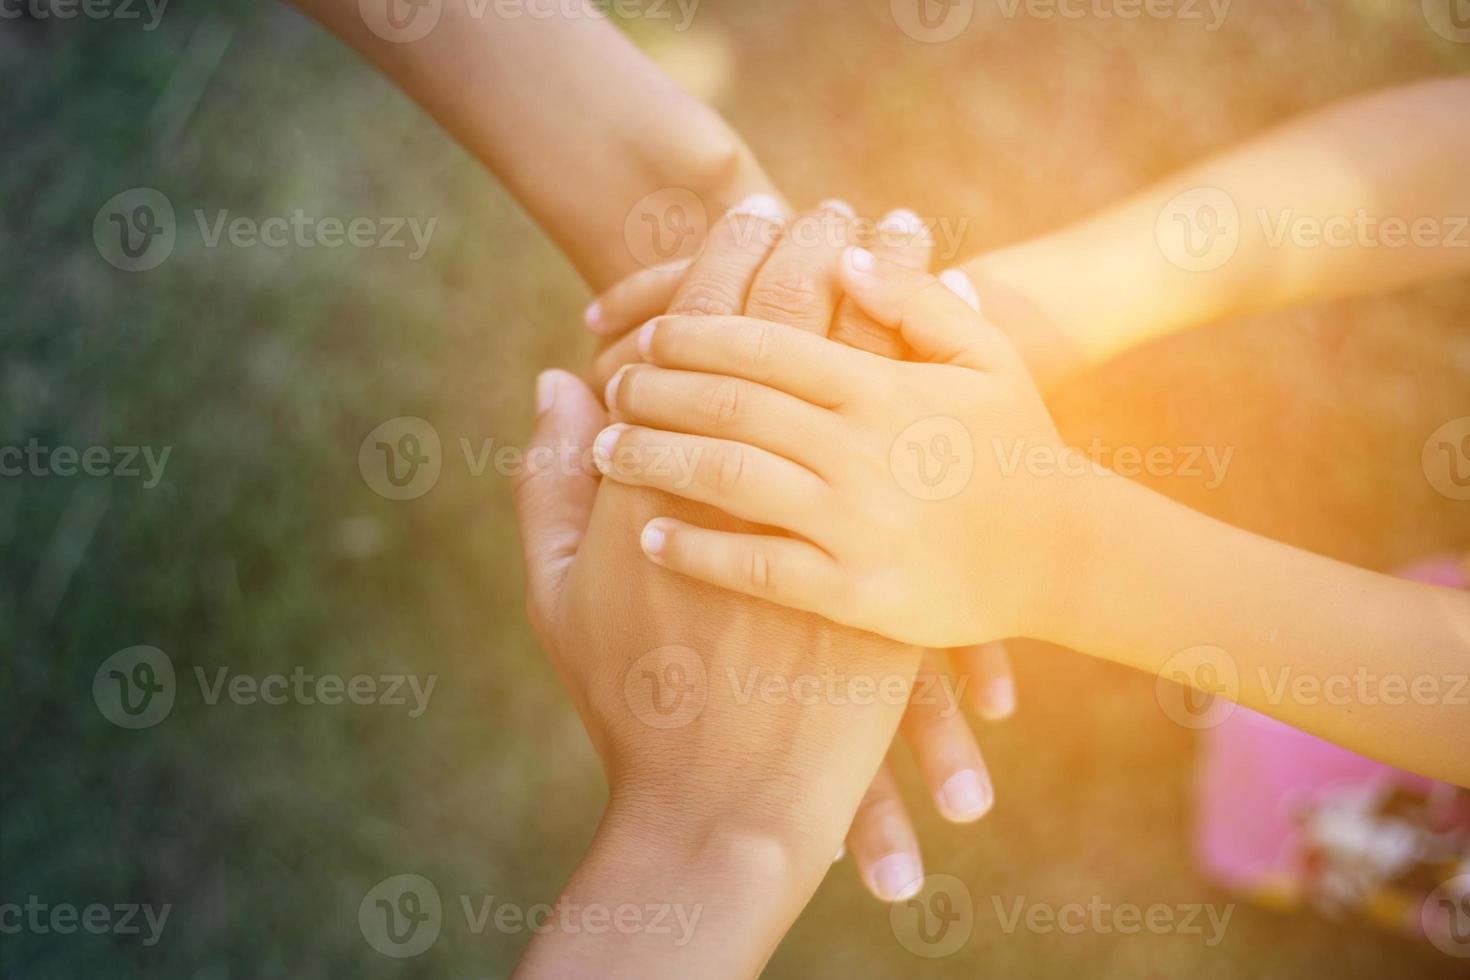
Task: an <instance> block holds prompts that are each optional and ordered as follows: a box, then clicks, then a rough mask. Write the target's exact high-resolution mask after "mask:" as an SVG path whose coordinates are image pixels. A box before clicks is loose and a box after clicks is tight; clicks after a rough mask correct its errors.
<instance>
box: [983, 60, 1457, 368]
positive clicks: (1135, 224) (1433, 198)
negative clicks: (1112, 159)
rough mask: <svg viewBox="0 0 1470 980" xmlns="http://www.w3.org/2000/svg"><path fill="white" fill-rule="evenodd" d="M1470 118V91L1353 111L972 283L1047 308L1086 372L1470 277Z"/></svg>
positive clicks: (1167, 189)
mask: <svg viewBox="0 0 1470 980" xmlns="http://www.w3.org/2000/svg"><path fill="white" fill-rule="evenodd" d="M1467 117H1470V78H1464V77H1459V78H1448V79H1439V80H1434V81H1430V82H1425V83H1419V84H1414V85H1409V86H1404V87H1401V88H1396V89H1392V90H1389V91H1386V92H1379V93H1375V94H1373V95H1369V96H1366V97H1362V98H1358V99H1354V100H1351V101H1348V102H1344V103H1341V104H1338V105H1335V106H1332V107H1329V108H1327V109H1324V110H1322V111H1319V112H1316V113H1312V114H1310V115H1308V116H1305V117H1302V118H1300V119H1296V120H1293V121H1291V122H1289V123H1287V124H1285V125H1283V126H1281V127H1278V128H1277V129H1274V130H1272V131H1270V132H1267V133H1265V134H1263V135H1261V136H1259V137H1257V138H1256V139H1254V140H1252V141H1250V142H1249V143H1246V144H1244V145H1242V146H1240V147H1238V148H1236V149H1234V150H1232V151H1231V152H1229V153H1226V154H1224V155H1222V156H1218V157H1216V158H1214V159H1211V160H1208V161H1206V162H1204V163H1201V164H1200V165H1198V166H1195V167H1192V168H1190V169H1188V170H1186V171H1184V172H1182V173H1179V174H1176V175H1174V176H1172V177H1170V178H1169V179H1167V180H1165V181H1163V182H1161V183H1159V184H1157V185H1155V186H1153V187H1150V188H1149V189H1148V190H1146V191H1144V192H1142V193H1140V194H1138V195H1136V196H1134V197H1132V198H1131V199H1129V200H1127V201H1124V202H1122V203H1121V204H1118V205H1116V206H1114V207H1111V208H1109V209H1107V210H1106V211H1104V212H1102V213H1101V214H1098V215H1096V216H1095V217H1093V218H1091V219H1089V220H1087V221H1084V222H1081V223H1079V224H1077V225H1073V226H1071V227H1068V228H1065V229H1062V230H1060V231H1058V232H1056V233H1053V234H1050V235H1045V236H1042V237H1040V238H1037V239H1033V240H1032V241H1029V242H1025V243H1022V244H1019V245H1016V246H1013V247H1011V248H1006V249H1001V250H999V251H996V252H993V253H991V254H988V255H984V256H981V257H979V258H977V259H975V260H974V261H972V262H971V263H969V264H968V265H966V266H965V267H964V268H965V271H966V272H967V273H968V274H969V275H970V277H971V278H972V279H973V280H975V281H976V283H977V285H979V286H980V291H981V295H982V297H984V296H985V294H986V293H987V291H998V292H1000V293H1002V294H1005V293H1011V294H1014V295H1015V296H1017V297H1020V298H1022V300H1024V301H1026V302H1029V303H1031V304H1034V306H1035V309H1036V312H1037V314H1038V315H1039V322H1041V323H1042V324H1049V325H1050V326H1051V327H1052V328H1053V329H1054V330H1055V331H1056V333H1057V335H1058V337H1060V338H1062V339H1064V340H1066V341H1068V342H1070V344H1071V345H1073V346H1074V348H1075V352H1076V353H1077V354H1078V355H1079V360H1078V364H1079V365H1081V366H1085V365H1088V364H1096V363H1099V362H1101V361H1104V360H1106V359H1108V358H1110V357H1112V356H1115V355H1116V354H1118V353H1120V352H1122V351H1124V350H1126V349H1128V348H1130V347H1133V346H1135V345H1137V344H1141V343H1144V342H1146V341H1148V340H1150V339H1153V338H1155V337H1158V336H1161V335H1163V334H1167V333H1170V332H1173V331H1177V330H1182V329H1185V328H1188V327H1193V326H1196V325H1199V324H1202V323H1206V322H1209V321H1213V320H1218V319H1221V318H1224V317H1228V316H1237V315H1243V314H1249V313H1254V312H1259V311H1263V310H1267V309H1273V308H1277V307H1282V306H1286V305H1289V304H1294V303H1301V302H1308V301H1315V300H1325V299H1334V298H1341V297H1346V296H1352V295H1360V294H1367V293H1372V292H1378V291H1383V290H1388V289H1393V288H1395V287H1398V286H1402V285H1405V284H1407V283H1410V282H1414V281H1417V280H1422V279H1426V278H1430V277H1434V276H1439V275H1445V274H1450V273H1453V272H1456V271H1462V270H1466V269H1470V229H1467V227H1466V225H1465V220H1464V219H1465V218H1466V217H1467V216H1470V183H1467V182H1466V181H1465V180H1464V179H1463V175H1462V174H1461V168H1460V167H1458V166H1456V165H1455V164H1454V161H1458V160H1465V159H1467V158H1470V130H1467V129H1466V127H1465V125H1464V120H1465V119H1466V118H1467ZM1212 189H1213V190H1212ZM1215 191H1223V192H1224V196H1221V195H1220V194H1218V193H1215ZM1181 195H1184V196H1182V197H1181ZM1210 208H1214V211H1210V210H1209V209H1210ZM1212 222H1213V225H1212ZM1416 222H1418V223H1419V225H1420V227H1419V230H1418V231H1415V223H1416ZM1207 226H1212V227H1215V228H1218V229H1222V230H1224V231H1225V234H1224V235H1221V236H1217V237H1216V238H1209V237H1207V235H1208V232H1209V227H1207ZM1231 228H1238V229H1239V238H1238V244H1237V245H1236V246H1235V248H1234V251H1233V253H1232V252H1231V251H1230V241H1231V239H1230V237H1229V229H1231ZM1185 234H1190V235H1192V236H1193V238H1192V240H1191V242H1190V243H1189V244H1191V245H1192V246H1193V247H1194V248H1195V253H1191V252H1189V251H1187V250H1186V247H1185V246H1186V242H1185V239H1184V237H1183V236H1184V235H1185ZM1211 241H1216V242H1218V244H1217V245H1215V246H1214V248H1213V249H1206V247H1205V246H1206V244H1207V243H1208V242H1211ZM987 287H988V288H987ZM1001 301H1002V302H1003V303H1004V302H1007V301H1009V300H1008V299H1007V297H1006V296H1004V295H1003V296H1002V297H1001ZM1042 339H1043V341H1044V342H1045V343H1051V342H1052V341H1053V340H1054V339H1055V338H1042ZM1021 342H1022V346H1023V347H1024V346H1026V341H1025V338H1022V339H1021Z"/></svg>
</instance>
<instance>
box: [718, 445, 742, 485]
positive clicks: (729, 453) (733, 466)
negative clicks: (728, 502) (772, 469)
mask: <svg viewBox="0 0 1470 980" xmlns="http://www.w3.org/2000/svg"><path fill="white" fill-rule="evenodd" d="M745 464H746V457H745V449H744V448H742V447H740V446H731V447H730V448H728V449H722V450H720V451H719V452H718V453H717V454H716V455H715V457H714V460H713V463H712V465H711V467H710V474H709V476H710V485H711V486H712V487H713V488H714V490H715V492H716V493H719V494H729V493H733V492H734V491H735V490H738V489H739V488H740V487H741V486H742V485H743V484H744V481H745V469H746V466H745Z"/></svg>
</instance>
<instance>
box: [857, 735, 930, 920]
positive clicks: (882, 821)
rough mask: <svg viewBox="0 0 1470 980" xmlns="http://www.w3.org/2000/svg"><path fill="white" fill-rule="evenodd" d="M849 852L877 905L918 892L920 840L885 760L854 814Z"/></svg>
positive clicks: (920, 884)
mask: <svg viewBox="0 0 1470 980" xmlns="http://www.w3.org/2000/svg"><path fill="white" fill-rule="evenodd" d="M847 849H848V850H849V851H851V852H852V857H853V861H854V862H855V863H856V864H857V866H858V872H859V873H860V874H861V875H862V876H863V882H864V884H866V885H867V886H868V891H870V892H872V893H873V895H874V896H875V897H876V898H877V899H878V900H879V901H881V902H898V901H902V900H904V899H907V898H913V897H914V896H915V895H917V894H918V893H919V892H920V890H921V889H922V887H923V883H924V864H923V857H922V855H921V854H920V853H919V839H918V837H917V835H915V834H914V823H913V821H912V820H911V819H910V818H909V812H908V808H907V807H906V806H904V802H903V795H902V794H901V793H900V792H899V790H898V780H897V779H895V778H894V776H893V769H892V767H890V766H889V764H888V762H887V760H884V762H883V765H881V766H879V767H878V772H877V774H876V775H875V776H874V777H873V782H872V785H870V786H869V787H868V791H867V792H866V793H864V794H863V800H862V802H861V803H859V804H858V808H857V812H856V813H855V814H853V818H852V826H851V827H850V828H849V829H848V831H847Z"/></svg>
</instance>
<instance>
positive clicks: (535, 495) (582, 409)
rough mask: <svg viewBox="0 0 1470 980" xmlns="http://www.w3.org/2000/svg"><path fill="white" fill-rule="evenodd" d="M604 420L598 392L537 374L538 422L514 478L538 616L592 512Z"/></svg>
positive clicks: (559, 376)
mask: <svg viewBox="0 0 1470 980" xmlns="http://www.w3.org/2000/svg"><path fill="white" fill-rule="evenodd" d="M606 424H607V418H606V414H605V413H604V412H603V410H602V406H601V405H600V404H599V403H598V401H597V397H596V396H595V395H593V394H592V392H591V390H590V389H589V388H588V387H587V386H586V385H585V384H583V383H582V381H581V380H580V379H578V378H577V377H575V376H573V375H571V374H568V373H567V372H566V371H546V372H543V373H542V374H541V376H540V377H539V378H537V379H536V428H535V431H534V432H533V433H532V435H531V442H530V445H529V446H528V447H527V448H526V459H525V465H524V466H522V467H521V471H520V473H519V474H517V475H516V478H515V481H514V482H513V483H512V485H511V490H512V493H513V495H514V498H515V509H516V523H517V524H518V525H519V527H520V532H521V550H522V552H523V553H524V556H525V561H526V599H527V603H528V605H529V606H530V608H531V610H532V612H533V614H534V615H536V616H541V617H545V616H546V615H547V614H548V613H549V611H550V609H551V607H552V606H553V605H554V604H555V602H556V599H557V596H558V595H559V594H560V593H561V587H562V583H563V582H564V581H565V579H566V574H567V572H568V571H569V570H570V568H571V565H572V559H573V558H575V557H576V555H577V547H578V546H579V545H580V544H581V543H582V535H583V534H584V533H585V532H586V530H587V522H588V521H589V520H590V519H591V517H592V503H593V501H594V500H595V499H596V498H597V486H598V475H597V470H596V468H595V467H593V466H592V464H591V461H590V451H591V446H592V440H593V439H594V438H595V437H596V435H597V433H598V431H600V430H601V429H602V427H603V426H604V425H606Z"/></svg>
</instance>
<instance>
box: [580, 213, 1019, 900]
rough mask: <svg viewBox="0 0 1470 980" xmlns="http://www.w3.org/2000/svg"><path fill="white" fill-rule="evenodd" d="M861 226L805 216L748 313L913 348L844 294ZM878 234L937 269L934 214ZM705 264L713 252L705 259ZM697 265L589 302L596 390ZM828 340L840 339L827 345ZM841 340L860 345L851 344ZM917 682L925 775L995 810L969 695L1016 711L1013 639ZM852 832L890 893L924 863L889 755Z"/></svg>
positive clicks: (872, 347) (627, 361)
mask: <svg viewBox="0 0 1470 980" xmlns="http://www.w3.org/2000/svg"><path fill="white" fill-rule="evenodd" d="M757 206H758V207H759V208H760V209H762V210H765V211H766V212H767V213H770V214H772V215H773V216H775V215H779V213H780V212H779V204H778V203H777V202H774V201H768V202H757ZM855 225H856V223H855V222H854V221H853V220H852V212H851V210H850V209H848V208H847V207H846V206H845V205H843V204H841V203H840V202H828V203H827V204H825V205H823V206H821V207H819V208H818V209H817V211H816V212H814V213H810V214H806V215H802V216H800V217H798V218H796V219H795V220H794V221H793V222H791V223H790V225H789V226H788V228H787V230H786V232H785V234H784V236H783V246H782V247H780V248H777V249H776V251H775V253H774V254H773V255H772V256H771V258H770V260H769V261H767V262H766V263H765V265H764V266H763V267H762V268H761V270H760V272H759V274H758V275H757V277H756V281H755V283H754V286H753V288H752V291H751V294H750V297H749V302H748V304H746V306H745V307H744V308H743V312H745V313H746V314H747V315H748V316H750V317H764V318H766V319H767V320H770V321H775V322H778V323H779V324H781V325H784V326H788V327H790V328H792V329H797V330H801V331H804V332H807V333H812V334H816V335H830V337H831V338H832V339H833V340H835V341H839V342H840V343H841V344H844V345H847V346H850V347H853V348H857V349H858V351H868V352H871V353H872V354H876V355H880V356H881V357H882V358H900V359H903V358H910V357H912V356H913V352H912V350H911V349H910V347H909V345H908V344H907V343H905V342H904V340H903V338H902V336H901V334H900V332H899V331H897V330H895V329H893V328H892V327H891V326H889V325H885V324H882V323H879V322H878V321H877V320H875V319H874V318H873V317H872V316H871V315H869V313H868V312H866V311H864V310H863V309H862V308H861V307H860V306H859V304H858V303H856V302H855V301H854V300H853V298H852V297H851V296H850V295H845V294H844V293H843V290H842V284H841V283H840V282H839V281H838V279H837V273H838V271H839V267H840V264H841V263H840V261H839V260H840V256H841V253H842V250H843V249H844V248H845V247H846V246H847V244H848V243H849V242H852V241H854V239H855V237H856V236H854V235H853V234H852V229H853V228H854V227H855ZM812 243H815V244H812ZM869 244H870V245H871V249H872V252H873V253H875V254H876V255H877V256H878V257H879V259H880V260H882V261H885V262H887V263H891V264H893V265H895V266H897V267H899V268H903V269H913V270H923V269H925V268H927V267H928V264H929V261H930V257H931V254H932V251H933V241H932V239H931V238H930V237H929V235H928V234H927V231H926V228H925V225H924V223H923V221H922V220H921V219H920V218H919V217H918V216H917V215H915V214H913V213H912V212H908V211H895V212H892V213H891V214H889V215H888V216H887V217H885V218H884V219H883V220H882V221H880V222H879V223H878V225H877V230H876V235H875V236H874V240H873V241H872V242H870V243H869ZM706 264H707V263H706V262H702V263H701V266H702V267H703V266H705V265H706ZM689 265H690V264H689V263H682V264H678V265H673V266H669V267H661V268H654V269H647V270H644V271H642V272H639V273H636V274H634V275H632V276H630V277H629V278H628V279H626V280H624V281H623V282H622V283H620V284H619V285H617V286H616V287H614V288H613V289H611V290H609V291H608V292H607V293H605V294H604V295H603V296H601V297H600V298H599V299H598V301H597V302H596V303H594V304H593V305H592V307H590V308H589V310H588V317H587V321H588V326H589V328H591V329H592V330H593V331H594V332H596V333H598V334H600V335H603V336H604V337H606V338H608V339H607V343H606V345H605V347H604V349H603V351H602V352H601V354H600V355H599V356H598V358H597V359H596V362H595V363H594V365H593V370H592V372H591V376H590V380H591V383H592V384H593V386H594V388H595V389H596V390H599V391H603V390H606V389H607V388H608V384H609V381H610V380H611V379H612V378H613V377H614V376H615V375H616V374H617V373H618V372H619V371H621V370H622V369H623V368H625V367H627V366H629V365H633V364H638V363H641V362H643V361H644V359H645V357H644V353H643V351H642V350H640V334H639V330H638V328H639V327H640V326H641V325H643V324H644V323H645V322H647V321H648V320H649V319H650V318H652V317H655V316H657V315H659V314H661V313H664V312H665V311H667V310H669V309H670V306H671V303H673V302H674V300H675V297H676V295H677V294H679V293H680V292H681V290H683V291H684V292H685V294H686V295H689V293H688V288H687V280H688V279H689V275H690V274H689V271H688V270H689ZM940 280H941V281H942V282H943V283H944V284H945V285H946V286H947V287H948V288H949V290H950V291H951V292H953V293H954V294H955V295H957V296H959V297H961V298H962V299H963V300H964V301H965V303H967V304H968V305H969V307H970V308H974V307H975V306H977V305H978V301H977V298H976V296H975V293H974V289H973V288H972V287H971V286H970V284H969V282H968V280H967V279H966V278H965V277H964V276H963V275H961V274H960V273H958V272H956V271H950V272H946V273H944V274H943V275H941V276H940ZM706 299H707V298H706V297H703V296H700V295H699V293H698V290H697V289H696V291H695V292H694V293H693V294H692V302H693V304H694V307H695V312H697V313H720V312H723V311H728V310H730V309H732V308H737V309H739V308H740V307H739V304H738V303H737V302H732V301H731V299H730V297H728V296H719V297H716V298H715V299H714V301H713V302H706ZM687 301H688V300H686V302H687ZM834 307H835V313H834ZM823 349H824V350H831V349H834V346H833V345H825V346H824V347H823ZM837 349H839V350H840V351H842V352H845V353H856V351H847V350H846V348H845V347H844V348H837ZM870 360H871V358H870ZM613 394H614V395H616V392H615V391H614V392H613ZM700 410H707V406H699V407H698V408H697V409H696V411H700ZM650 462H652V461H651V460H650ZM969 602H971V600H970V599H968V598H967V600H966V603H967V604H968V603H969ZM946 661H948V662H949V665H950V666H951V667H952V668H953V670H954V673H955V675H956V677H957V678H958V685H957V686H956V685H955V684H953V683H951V678H950V677H949V675H948V674H947V673H946V671H945V663H946ZM914 690H915V693H916V697H915V699H914V703H913V704H912V705H911V708H910V710H909V712H907V713H906V715H905V717H904V720H903V724H902V733H903V735H904V736H905V738H906V740H907V741H908V743H909V746H910V748H911V750H912V751H913V754H914V756H915V759H916V761H917V762H918V765H919V769H920V771H921V773H922V774H923V778H924V781H925V783H926V785H927V786H928V787H929V789H930V793H931V795H932V796H933V798H934V800H935V803H936V804H937V806H938V808H939V810H940V812H941V814H942V815H944V817H945V818H946V819H948V820H951V821H955V822H968V821H971V820H975V819H978V818H979V817H980V816H982V815H983V814H984V813H985V812H986V811H987V810H988V809H989V806H990V802H991V800H992V799H993V790H992V789H991V786H990V782H989V777H988V775H987V774H986V772H985V769H984V763H983V760H982V759H981V756H980V752H979V748H978V746H977V745H976V743H975V739H974V737H973V735H972V734H971V733H970V731H969V729H968V727H967V726H966V725H965V723H964V720H963V717H962V716H961V707H960V702H963V703H965V704H967V705H968V706H969V707H971V708H972V709H974V710H975V711H976V712H977V713H978V714H979V715H980V716H981V717H983V718H986V719H990V720H1000V719H1003V718H1006V717H1008V716H1009V715H1010V714H1011V713H1012V712H1013V711H1014V709H1015V686H1014V682H1013V680H1012V677H1011V671H1010V665H1009V663H1008V661H1007V659H1006V654H1005V649H1004V647H1003V646H1002V645H1001V644H999V643H986V644H982V645H978V646H965V647H961V648H958V649H954V650H951V651H949V653H948V655H947V656H945V655H942V654H941V653H939V652H937V651H932V652H929V653H926V654H925V656H924V658H923V660H922V661H921V664H920V669H919V678H918V681H917V682H916V684H915V687H914ZM849 843H850V844H851V845H852V850H853V852H854V855H855V859H856V861H857V863H858V866H859V869H860V871H861V872H862V874H863V878H864V880H865V881H866V882H867V883H868V885H869V887H870V889H871V890H872V891H873V892H874V894H875V895H877V897H879V898H880V899H883V900H885V901H886V900H891V899H893V898H894V897H895V895H894V893H893V892H892V890H891V886H887V885H885V883H884V882H883V881H882V880H880V879H883V878H885V877H886V878H893V877H895V876H894V875H893V874H889V875H884V874H882V872H883V870H884V868H875V865H877V864H878V862H880V861H884V860H886V859H889V858H893V860H888V861H887V864H886V865H885V868H886V867H892V866H895V865H899V866H902V865H904V863H905V862H904V861H903V858H905V857H906V858H907V859H908V861H911V862H912V866H913V867H915V868H918V867H920V866H921V858H920V853H919V846H918V841H917V836H916V834H915V832H914V829H913V823H912V820H911V818H910V816H909V814H908V812H907V810H906V808H905V805H904V802H903V800H902V797H901V796H900V794H899V792H898V786H897V782H896V780H895V779H894V777H893V774H892V772H891V771H890V769H889V768H888V766H887V764H885V765H884V767H883V768H882V769H881V770H880V772H879V773H878V775H877V777H876V778H875V780H874V783H873V786H872V788H871V790H870V793H869V795H868V796H867V798H866V799H865V801H864V805H863V807H862V808H861V809H860V810H859V812H858V814H857V816H856V818H855V819H854V823H853V829H852V835H851V838H850V841H849ZM907 874H908V873H907V872H905V873H904V876H906V875H907Z"/></svg>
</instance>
